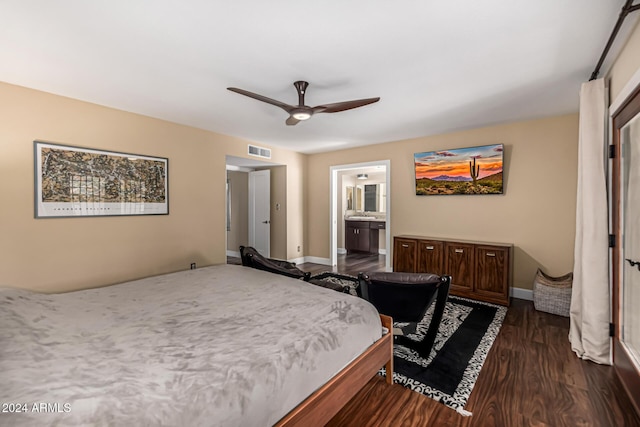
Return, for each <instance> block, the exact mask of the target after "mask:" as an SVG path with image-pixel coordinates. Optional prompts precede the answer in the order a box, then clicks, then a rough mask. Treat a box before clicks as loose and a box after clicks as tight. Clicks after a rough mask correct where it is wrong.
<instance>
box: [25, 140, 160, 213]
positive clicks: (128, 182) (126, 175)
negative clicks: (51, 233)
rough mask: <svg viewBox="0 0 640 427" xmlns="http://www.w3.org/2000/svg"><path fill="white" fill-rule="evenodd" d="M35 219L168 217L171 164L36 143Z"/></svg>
mask: <svg viewBox="0 0 640 427" xmlns="http://www.w3.org/2000/svg"><path fill="white" fill-rule="evenodd" d="M34 159H35V167H34V169H35V217H36V218H60V217H79V216H112V215H167V214H168V213H169V191H168V184H169V174H168V172H169V170H168V167H169V160H168V159H166V158H164V157H150V156H141V155H138V154H128V153H118V152H112V151H102V150H93V149H88V148H80V147H72V146H66V145H60V144H53V143H49V142H42V141H34Z"/></svg>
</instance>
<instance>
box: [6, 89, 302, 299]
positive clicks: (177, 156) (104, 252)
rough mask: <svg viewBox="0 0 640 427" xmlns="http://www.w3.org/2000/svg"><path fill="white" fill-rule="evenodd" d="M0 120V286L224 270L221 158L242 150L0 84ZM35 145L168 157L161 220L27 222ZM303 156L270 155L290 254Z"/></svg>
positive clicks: (298, 216) (202, 134)
mask: <svg viewBox="0 0 640 427" xmlns="http://www.w3.org/2000/svg"><path fill="white" fill-rule="evenodd" d="M0 117H1V118H2V119H1V120H2V126H0V200H2V202H1V203H0V236H2V237H1V239H0V285H4V286H14V287H23V288H30V289H39V290H45V291H56V290H71V289H80V288H87V287H95V286H101V285H106V284H111V283H117V282H120V281H123V280H130V279H134V278H138V277H144V276H149V275H155V274H160V273H165V272H170V271H177V270H184V269H187V268H189V264H190V263H191V262H196V263H197V264H198V265H199V266H205V265H210V264H217V263H224V262H225V259H226V245H225V233H226V221H225V204H224V200H225V184H224V183H225V177H226V167H225V156H226V155H233V156H238V157H247V155H246V152H247V141H243V140H240V139H237V138H232V137H229V136H225V135H220V134H216V133H213V132H207V131H203V130H199V129H195V128H191V127H187V126H181V125H177V124H174V123H169V122H165V121H162V120H157V119H152V118H149V117H144V116H140V115H136V114H132V113H127V112H123V111H119V110H114V109H110V108H106V107H101V106H98V105H95V104H89V103H86V102H82V101H78V100H73V99H69V98H64V97H61V96H56V95H52V94H47V93H44V92H39V91H35V90H31V89H26V88H22V87H18V86H13V85H9V84H6V83H0ZM35 139H40V140H46V141H51V142H58V143H64V144H69V145H75V146H84V147H90V148H95V149H105V150H113V151H122V152H129V153H135V154H145V155H150V156H161V157H167V158H168V159H169V209H170V214H169V215H162V216H134V217H100V218H59V219H34V217H33V216H34V215H33V191H34V185H33V183H34V171H33V140H35ZM305 157H306V156H304V155H301V154H299V153H294V152H290V151H287V150H282V149H278V148H272V161H273V162H275V163H278V164H284V165H287V166H289V167H288V171H289V172H290V173H287V176H286V179H285V181H286V186H287V193H286V194H287V198H288V203H287V214H288V216H289V217H290V218H289V219H290V220H289V221H288V223H287V226H286V227H287V233H286V237H285V238H286V242H287V243H286V245H287V251H288V252H289V253H294V252H295V245H302V244H303V238H304V236H303V227H302V222H303V217H304V214H305V212H304V207H305V206H304V196H303V194H302V180H303V179H304V173H303V171H304V167H305V163H306V159H305ZM276 238H277V236H276ZM292 245H293V251H292V248H291V246H292Z"/></svg>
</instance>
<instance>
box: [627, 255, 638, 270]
mask: <svg viewBox="0 0 640 427" xmlns="http://www.w3.org/2000/svg"><path fill="white" fill-rule="evenodd" d="M626 261H627V262H628V263H629V265H630V266H631V267H638V271H640V261H632V260H630V259H629V258H627V259H626Z"/></svg>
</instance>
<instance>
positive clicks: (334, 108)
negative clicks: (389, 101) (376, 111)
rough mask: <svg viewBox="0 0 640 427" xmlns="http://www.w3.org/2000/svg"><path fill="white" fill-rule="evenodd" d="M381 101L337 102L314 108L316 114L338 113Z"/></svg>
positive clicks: (375, 99)
mask: <svg viewBox="0 0 640 427" xmlns="http://www.w3.org/2000/svg"><path fill="white" fill-rule="evenodd" d="M378 101H380V97H378V98H366V99H356V100H354V101H344V102H336V103H334V104H325V105H318V106H317V107H313V112H314V113H337V112H339V111H346V110H351V109H352V108H358V107H362V106H364V105H369V104H373V103H374V102H378Z"/></svg>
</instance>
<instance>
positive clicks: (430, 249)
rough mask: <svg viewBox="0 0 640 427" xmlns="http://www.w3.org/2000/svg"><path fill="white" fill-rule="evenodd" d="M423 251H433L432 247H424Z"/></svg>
mask: <svg viewBox="0 0 640 427" xmlns="http://www.w3.org/2000/svg"><path fill="white" fill-rule="evenodd" d="M425 249H426V250H428V251H432V250H433V246H425Z"/></svg>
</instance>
